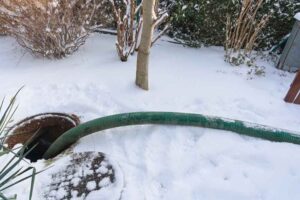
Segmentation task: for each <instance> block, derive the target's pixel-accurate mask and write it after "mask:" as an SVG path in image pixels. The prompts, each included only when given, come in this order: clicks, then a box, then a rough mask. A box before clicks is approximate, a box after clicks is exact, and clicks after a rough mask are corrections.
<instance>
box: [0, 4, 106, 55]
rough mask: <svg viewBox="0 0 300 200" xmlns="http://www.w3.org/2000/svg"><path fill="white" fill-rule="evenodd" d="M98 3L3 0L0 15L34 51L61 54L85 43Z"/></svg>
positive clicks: (8, 28) (22, 41)
mask: <svg viewBox="0 0 300 200" xmlns="http://www.w3.org/2000/svg"><path fill="white" fill-rule="evenodd" d="M99 5H101V4H99V3H97V2H96V1H95V0H72V1H70V0H2V1H1V2H0V8H1V9H0V19H1V20H2V21H4V22H5V23H4V24H5V27H6V29H7V31H8V34H10V35H12V36H14V37H15V38H16V39H17V41H18V43H19V44H20V45H22V46H23V47H25V48H27V49H29V50H30V51H31V52H32V53H33V54H35V55H42V56H45V57H49V58H62V57H65V56H66V55H68V54H71V53H73V52H74V51H76V50H77V49H78V48H79V47H80V46H81V45H83V44H84V43H85V41H86V38H87V36H88V35H89V33H90V31H91V30H92V29H93V23H92V20H93V17H94V13H95V12H96V10H97V9H98V6H99Z"/></svg>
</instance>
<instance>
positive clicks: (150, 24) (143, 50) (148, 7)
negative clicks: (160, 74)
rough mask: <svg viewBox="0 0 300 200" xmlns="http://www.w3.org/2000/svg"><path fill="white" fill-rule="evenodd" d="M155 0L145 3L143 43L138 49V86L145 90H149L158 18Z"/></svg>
mask: <svg viewBox="0 0 300 200" xmlns="http://www.w3.org/2000/svg"><path fill="white" fill-rule="evenodd" d="M154 7H155V0H144V1H143V28H142V36H141V42H140V45H139V48H138V56H137V67H136V81H135V83H136V85H137V86H139V87H140V88H142V89H144V90H148V89H149V83H148V65H149V55H150V48H151V44H152V35H153V29H154V24H155V21H156V16H155V12H154Z"/></svg>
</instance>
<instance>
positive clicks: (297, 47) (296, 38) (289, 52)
mask: <svg viewBox="0 0 300 200" xmlns="http://www.w3.org/2000/svg"><path fill="white" fill-rule="evenodd" d="M295 19H296V23H295V25H294V27H293V30H292V32H291V35H290V37H289V40H288V42H287V44H286V46H285V48H284V50H283V52H282V55H281V57H280V60H279V62H278V64H277V68H278V69H282V70H285V71H290V72H295V71H297V70H299V69H300V13H297V14H296V15H295Z"/></svg>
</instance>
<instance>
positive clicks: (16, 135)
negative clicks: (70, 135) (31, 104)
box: [6, 113, 79, 162]
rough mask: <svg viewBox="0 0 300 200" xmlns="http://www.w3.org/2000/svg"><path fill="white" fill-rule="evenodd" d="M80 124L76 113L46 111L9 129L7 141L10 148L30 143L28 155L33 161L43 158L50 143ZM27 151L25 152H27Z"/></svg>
mask: <svg viewBox="0 0 300 200" xmlns="http://www.w3.org/2000/svg"><path fill="white" fill-rule="evenodd" d="M78 124H79V118H78V117H77V116H75V115H67V114H64V113H44V114H39V115H35V116H32V117H29V118H26V119H24V120H22V121H20V122H19V123H17V124H16V125H14V126H13V127H12V128H11V130H10V131H9V134H10V136H9V137H8V138H7V140H6V143H7V144H8V147H9V148H13V147H14V146H15V145H16V144H18V143H21V144H26V143H27V144H28V146H27V149H26V151H28V150H30V153H29V154H28V155H27V156H26V158H27V159H29V160H30V161H31V162H36V161H37V160H39V159H42V158H43V155H44V153H45V152H46V151H47V149H48V148H49V147H50V145H51V144H52V143H53V142H54V141H55V140H56V139H57V138H58V137H59V136H61V135H62V134H63V133H65V132H66V131H68V130H69V129H71V128H73V127H75V126H77V125H78ZM26 151H25V152H26Z"/></svg>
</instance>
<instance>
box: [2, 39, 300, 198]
mask: <svg viewBox="0 0 300 200" xmlns="http://www.w3.org/2000/svg"><path fill="white" fill-rule="evenodd" d="M114 40H115V38H114V37H113V36H108V35H93V36H92V37H91V38H90V39H89V40H88V41H87V43H86V45H84V46H83V47H82V48H81V49H80V50H79V52H77V53H75V54H74V55H72V56H70V57H68V58H66V59H63V60H50V61H49V60H46V59H42V58H34V57H33V56H31V55H30V54H29V53H25V51H24V50H23V49H21V48H20V47H19V46H18V45H17V43H16V42H14V41H13V40H12V39H11V38H7V37H1V38H0V47H1V48H0V72H1V73H0V80H1V85H0V97H3V96H8V95H13V94H14V92H15V91H16V90H17V89H18V88H20V87H21V86H23V85H25V88H24V89H23V90H22V92H21V94H20V95H19V97H18V100H19V109H18V112H17V113H16V116H15V120H20V119H22V118H24V117H28V116H30V115H33V114H37V113H41V112H52V111H53V112H67V113H75V114H78V115H80V116H81V117H82V121H87V120H90V119H94V118H97V117H102V116H105V115H109V114H116V113H121V112H133V111H178V112H192V113H201V114H206V115H214V116H220V117H226V118H232V119H239V120H244V121H249V122H254V123H259V124H264V125H269V126H273V127H278V128H284V129H289V130H293V131H299V127H300V117H299V116H300V106H297V105H293V104H286V103H285V102H284V101H283V98H284V96H285V94H286V92H287V91H288V88H289V85H290V83H291V82H292V80H293V77H294V74H290V73H285V72H282V71H278V70H276V69H275V68H274V67H273V66H272V65H271V64H270V63H267V62H260V63H259V64H261V65H264V66H265V67H266V69H265V72H266V74H265V76H262V77H261V76H255V75H249V74H248V72H249V68H247V67H231V66H230V65H228V64H226V63H224V61H223V50H222V48H219V47H212V48H202V49H192V48H186V47H182V46H179V45H176V44H171V43H168V42H165V41H160V42H159V43H158V44H156V46H155V47H154V48H153V49H152V54H151V63H150V91H148V92H145V91H142V90H140V89H138V88H137V87H136V86H135V85H134V78H135V57H131V58H130V59H129V61H128V62H127V63H121V62H120V61H119V60H118V57H117V55H116V51H115V47H114ZM74 151H76V152H81V151H101V152H104V153H105V154H106V155H108V157H109V158H110V159H111V160H113V162H114V163H117V168H118V169H119V172H122V173H121V174H122V178H120V179H122V184H121V183H120V182H119V183H118V184H119V185H120V184H121V185H122V187H121V188H119V191H117V192H120V193H121V191H122V198H121V199H122V200H133V199H137V200H139V199H147V200H151V199H153V200H154V199H168V200H175V199H193V200H194V199H222V200H224V199H230V200H232V199H234V200H240V199H269V200H275V199H289V200H292V199H300V193H299V187H300V171H299V170H298V168H299V166H300V146H297V145H292V144H286V143H272V142H268V141H263V140H259V139H254V138H249V137H241V136H239V135H236V134H234V133H230V132H224V131H217V130H209V129H201V128H189V127H169V126H139V127H125V128H124V127H123V128H117V129H113V130H109V131H104V132H101V133H96V134H93V135H90V136H88V137H85V138H83V139H82V140H80V141H79V143H78V144H77V145H76V146H75V147H74ZM35 165H36V166H37V167H38V169H42V168H43V161H39V162H38V163H36V164H35ZM50 171H51V170H48V171H45V172H43V173H42V174H41V175H39V177H38V178H37V180H36V188H35V200H39V199H41V194H42V193H43V188H44V186H45V185H46V184H47V183H48V182H49V177H47V176H48V174H49V172H50ZM123 180H124V181H123ZM117 181H118V180H117ZM27 190H28V187H26V183H24V184H23V185H20V186H18V187H16V188H15V192H19V194H18V195H19V199H22V200H23V199H24V200H25V199H26V197H27V196H24V195H25V192H26V191H27ZM112 191H113V192H114V193H115V192H116V190H112ZM115 196H116V195H115ZM90 199H95V200H96V199H97V198H95V195H93V196H91V197H90Z"/></svg>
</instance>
